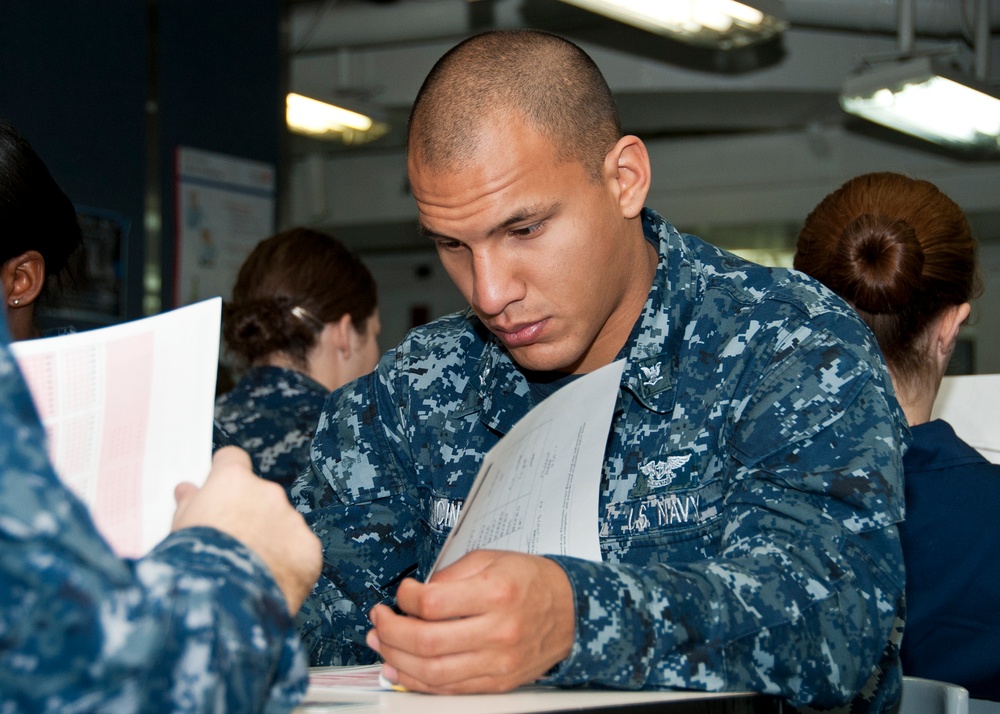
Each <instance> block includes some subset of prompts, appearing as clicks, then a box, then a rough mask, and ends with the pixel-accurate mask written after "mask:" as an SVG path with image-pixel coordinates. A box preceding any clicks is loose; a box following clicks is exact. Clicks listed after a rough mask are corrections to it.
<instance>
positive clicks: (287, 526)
mask: <svg viewBox="0 0 1000 714" xmlns="http://www.w3.org/2000/svg"><path fill="white" fill-rule="evenodd" d="M174 497H175V498H176V499H177V511H176V512H175V513H174V520H173V528H172V529H173V530H175V531H176V530H180V529H181V528H191V527H194V526H208V527H211V528H217V529H218V530H220V531H222V532H224V533H227V534H229V535H231V536H232V537H233V538H235V539H236V540H238V541H240V542H241V543H243V544H244V545H245V546H247V547H248V548H250V549H251V550H252V551H254V552H255V553H257V555H259V556H260V558H261V559H262V560H263V561H264V563H265V564H266V565H267V567H268V568H269V569H270V570H271V573H272V575H273V576H274V579H275V580H276V581H277V583H278V587H280V588H281V592H282V593H284V595H285V600H286V601H287V603H288V609H289V612H291V613H292V614H293V615H294V614H295V613H296V612H298V610H299V607H300V606H301V605H302V601H303V600H304V599H305V598H306V595H308V594H309V592H310V590H312V586H313V585H314V584H315V583H316V578H318V577H319V571H320V568H321V567H322V565H323V553H322V548H321V546H320V542H319V539H318V538H317V537H316V536H315V535H314V534H313V532H312V531H311V530H310V529H309V526H307V525H306V522H305V520H303V518H302V515H301V514H299V513H298V512H297V511H296V510H295V509H294V508H292V505H291V504H290V503H289V502H288V497H287V496H286V495H285V491H284V489H282V488H281V486H279V485H278V484H276V483H274V482H273V481H266V480H264V479H262V478H259V477H258V476H256V475H255V474H254V473H253V471H252V470H251V464H250V457H249V456H248V455H247V453H246V452H245V451H243V450H242V449H238V448H236V447H233V446H227V447H225V448H222V449H219V450H218V451H217V452H215V456H214V457H213V458H212V470H211V472H210V473H209V474H208V478H207V479H206V480H205V485H204V486H202V487H201V488H198V487H197V486H195V485H194V484H191V483H182V484H180V485H178V486H177V488H176V489H175V491H174Z"/></svg>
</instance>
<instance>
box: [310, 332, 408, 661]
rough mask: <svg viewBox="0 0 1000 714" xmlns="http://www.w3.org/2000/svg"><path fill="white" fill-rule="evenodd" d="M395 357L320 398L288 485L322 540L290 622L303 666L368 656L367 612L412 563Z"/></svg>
mask: <svg viewBox="0 0 1000 714" xmlns="http://www.w3.org/2000/svg"><path fill="white" fill-rule="evenodd" d="M397 359H398V358H397V356H396V353H395V352H389V353H387V354H386V355H385V356H384V357H383V358H382V361H381V362H380V364H379V366H378V368H377V369H376V370H375V372H373V373H372V374H370V375H369V376H367V377H363V378H361V379H359V380H357V381H356V382H353V383H352V384H350V385H348V386H347V387H344V388H343V389H341V390H338V391H335V392H333V393H332V394H331V395H330V397H329V398H328V400H327V403H326V406H325V407H324V408H323V413H322V415H321V416H320V420H319V424H318V426H317V429H316V436H315V438H314V440H313V446H312V459H311V464H310V466H309V467H308V468H307V469H306V470H305V472H304V473H303V474H302V475H301V476H300V477H299V478H298V480H297V481H296V482H295V484H294V485H293V486H292V503H293V504H294V505H295V507H296V508H297V509H298V510H299V511H300V512H301V513H302V514H303V515H304V516H305V519H306V521H307V522H308V523H309V525H310V526H311V527H312V529H313V532H314V533H316V535H317V536H319V539H320V541H321V542H322V544H323V571H322V574H321V576H320V580H319V582H318V583H317V584H316V587H315V588H314V589H313V592H312V594H311V595H310V596H309V597H308V598H307V599H306V602H305V603H304V605H303V608H302V611H301V613H300V615H299V618H298V626H299V631H300V633H301V635H302V639H303V642H304V643H305V646H306V650H307V651H308V652H309V661H310V664H312V665H317V666H319V665H345V664H363V663H370V662H374V661H376V655H375V653H374V652H373V651H372V650H370V649H369V648H368V647H367V646H366V645H365V634H366V633H367V631H368V630H369V629H370V623H369V621H368V611H369V610H371V608H372V607H373V606H374V605H376V604H377V603H379V602H388V603H390V604H391V603H392V602H393V599H394V593H395V591H396V586H397V585H398V584H399V582H400V580H402V579H403V578H404V577H407V576H409V575H412V574H413V573H414V570H415V568H416V563H417V537H416V534H417V533H418V532H419V528H420V525H419V518H418V516H417V511H416V507H415V503H416V501H415V497H414V496H413V492H412V491H413V487H412V485H409V480H408V479H407V478H405V477H404V476H403V473H404V472H405V467H404V466H402V465H403V464H406V463H409V459H410V457H409V453H408V452H409V448H410V442H411V437H412V430H410V431H407V429H406V428H404V427H403V426H402V419H401V416H400V415H401V409H402V407H401V404H400V401H399V400H401V399H402V398H403V397H402V396H401V395H402V394H405V393H406V392H405V390H402V389H399V388H398V387H399V385H398V384H397V382H398V381H399V380H403V379H405V377H404V376H401V373H402V370H399V369H397V368H396V363H397ZM340 474H348V475H349V478H340V477H338V476H339V475H340Z"/></svg>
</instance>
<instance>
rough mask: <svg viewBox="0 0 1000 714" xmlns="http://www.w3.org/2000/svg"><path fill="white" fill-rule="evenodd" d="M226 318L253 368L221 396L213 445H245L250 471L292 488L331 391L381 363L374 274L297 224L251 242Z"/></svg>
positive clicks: (228, 333)
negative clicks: (261, 239) (251, 464)
mask: <svg viewBox="0 0 1000 714" xmlns="http://www.w3.org/2000/svg"><path fill="white" fill-rule="evenodd" d="M222 323H223V328H222V334H223V338H224V339H225V342H226V345H227V346H228V348H229V351H230V352H231V353H233V354H235V355H236V356H237V357H238V359H239V360H240V361H241V362H242V363H244V365H246V366H247V370H246V372H245V373H244V374H243V376H242V378H241V379H240V381H239V382H238V383H237V384H236V386H235V387H234V388H233V389H232V390H231V391H229V392H227V393H226V394H224V395H222V396H220V397H219V398H218V399H217V400H216V404H215V418H216V422H217V423H216V432H217V433H216V438H215V441H216V445H217V446H218V445H223V444H235V445H236V446H240V447H242V448H244V449H246V450H247V451H248V452H249V453H250V456H251V458H252V460H253V465H254V471H256V472H257V473H259V474H260V475H261V476H263V477H264V478H267V479H270V480H272V481H276V482H277V483H280V484H281V485H282V486H284V487H285V490H286V492H287V491H288V489H289V488H290V487H291V485H292V482H293V481H294V480H295V478H296V477H297V476H298V475H299V473H301V471H302V470H303V469H304V468H305V467H306V466H307V465H308V463H309V445H310V442H311V441H312V436H313V433H314V432H315V430H316V423H317V422H318V421H319V415H320V412H321V411H322V408H323V402H324V401H326V397H327V395H328V394H329V393H330V392H331V391H333V390H334V389H337V388H338V387H340V386H342V385H344V384H346V383H348V382H350V381H352V380H354V379H356V378H358V377H360V376H362V375H364V374H367V373H368V372H370V371H371V370H372V369H374V367H375V365H376V364H377V363H378V358H379V347H378V335H379V332H380V331H381V324H380V322H379V316H378V307H377V299H376V291H375V280H374V278H372V275H371V273H370V272H369V271H368V269H367V268H366V267H365V266H364V264H363V263H362V262H361V260H360V259H359V258H358V257H357V256H356V255H355V254H354V253H352V252H351V251H350V250H348V249H347V248H346V247H345V246H344V245H343V244H341V243H340V242H339V241H338V240H337V239H335V238H333V237H332V236H329V235H326V234H324V233H320V232H318V231H314V230H310V229H308V228H294V229H292V230H290V231H287V232H284V233H279V234H277V235H274V236H271V237H270V238H267V239H265V240H263V241H261V242H260V243H259V244H258V245H257V246H256V247H255V248H254V249H253V251H252V252H251V253H250V255H249V256H248V257H247V259H246V261H245V262H244V263H243V266H242V267H241V268H240V272H239V275H238V276H237V278H236V285H235V286H234V287H233V297H232V300H231V301H230V302H228V303H227V304H226V305H225V306H224V307H223V313H222ZM220 430H221V431H222V434H219V433H218V432H219V431H220Z"/></svg>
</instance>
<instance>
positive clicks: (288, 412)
mask: <svg viewBox="0 0 1000 714" xmlns="http://www.w3.org/2000/svg"><path fill="white" fill-rule="evenodd" d="M329 394H330V391H329V390H328V389H327V388H326V387H324V386H323V385H321V384H319V383H318V382H316V381H314V380H313V379H312V378H310V377H309V376H307V375H305V374H303V373H301V372H297V371H295V370H292V369H285V368H283V367H251V368H250V369H248V370H247V371H246V373H245V374H244V375H243V376H242V377H241V378H240V381H239V382H237V383H236V386H234V387H233V388H232V389H231V390H230V391H228V392H226V393H225V394H223V395H222V396H220V397H219V398H218V399H216V400H215V422H216V423H215V431H216V436H215V439H214V441H215V448H216V449H218V448H219V447H220V446H224V445H229V444H233V445H235V446H239V447H241V448H242V449H244V450H246V452H247V453H249V454H250V459H251V460H252V461H253V469H254V473H257V474H259V475H260V476H262V477H264V478H266V479H269V480H271V481H275V482H277V483H279V484H281V485H282V486H283V487H284V488H285V492H286V493H287V492H288V491H289V489H291V486H292V482H293V481H294V480H295V478H296V477H297V476H298V475H299V474H300V473H302V471H303V470H304V469H305V468H306V466H308V465H309V446H310V444H311V443H312V438H313V433H314V432H315V431H316V423H317V422H318V421H319V415H320V412H322V411H323V404H324V402H326V398H327V396H328V395H329ZM220 429H221V430H222V432H223V433H222V435H221V437H220V436H219V434H218V432H219V430H220Z"/></svg>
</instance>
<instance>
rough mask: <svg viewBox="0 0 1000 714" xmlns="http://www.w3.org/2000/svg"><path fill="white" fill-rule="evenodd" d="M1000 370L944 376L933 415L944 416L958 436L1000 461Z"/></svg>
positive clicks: (994, 460) (999, 462) (997, 462)
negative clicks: (996, 372)
mask: <svg viewBox="0 0 1000 714" xmlns="http://www.w3.org/2000/svg"><path fill="white" fill-rule="evenodd" d="M998 405H1000V374H971V375H964V376H960V377H945V378H944V379H943V380H941V389H940V390H939V391H938V396H937V399H936V400H935V401H934V409H933V412H932V414H931V418H932V419H944V420H945V421H946V422H948V423H949V424H951V426H952V428H953V429H954V430H955V433H956V434H958V436H959V438H960V439H962V440H963V441H965V442H966V443H968V444H969V446H972V447H973V448H975V449H976V450H977V451H978V452H979V453H981V454H982V455H983V456H984V457H986V458H987V459H988V460H989V461H992V462H993V463H995V464H1000V414H998V412H997V406H998Z"/></svg>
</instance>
